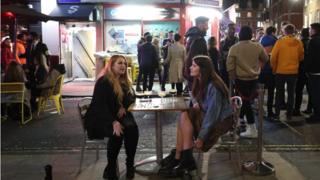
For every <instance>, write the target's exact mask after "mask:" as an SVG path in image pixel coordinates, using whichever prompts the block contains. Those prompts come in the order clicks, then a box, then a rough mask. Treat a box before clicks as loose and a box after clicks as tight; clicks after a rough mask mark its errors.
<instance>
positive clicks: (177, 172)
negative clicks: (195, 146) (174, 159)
mask: <svg viewBox="0 0 320 180" xmlns="http://www.w3.org/2000/svg"><path fill="white" fill-rule="evenodd" d="M195 169H197V165H196V161H195V160H194V158H193V154H192V149H187V150H184V151H182V154H181V161H180V163H179V165H178V166H176V167H174V168H173V170H172V174H173V175H174V176H182V175H183V174H184V173H185V172H186V171H193V170H195Z"/></svg>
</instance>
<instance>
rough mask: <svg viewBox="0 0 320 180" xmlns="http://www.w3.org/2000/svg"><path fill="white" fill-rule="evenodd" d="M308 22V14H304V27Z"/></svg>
mask: <svg viewBox="0 0 320 180" xmlns="http://www.w3.org/2000/svg"><path fill="white" fill-rule="evenodd" d="M308 26H309V23H308V15H304V27H308Z"/></svg>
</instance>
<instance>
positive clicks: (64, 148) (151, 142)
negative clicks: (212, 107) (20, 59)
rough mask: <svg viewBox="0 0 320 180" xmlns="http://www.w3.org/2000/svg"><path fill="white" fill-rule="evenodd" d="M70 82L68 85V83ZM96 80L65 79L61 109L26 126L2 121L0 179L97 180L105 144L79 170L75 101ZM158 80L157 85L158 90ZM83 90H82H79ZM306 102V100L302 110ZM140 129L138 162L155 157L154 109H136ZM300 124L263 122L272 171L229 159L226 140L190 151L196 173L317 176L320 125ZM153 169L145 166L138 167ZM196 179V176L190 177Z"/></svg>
mask: <svg viewBox="0 0 320 180" xmlns="http://www.w3.org/2000/svg"><path fill="white" fill-rule="evenodd" d="M70 83H72V84H70ZM93 84H94V81H89V80H81V81H71V82H67V83H65V85H64V87H63V96H64V99H63V103H64V105H65V113H64V114H63V115H58V114H57V113H56V112H55V111H48V112H44V113H42V114H40V117H39V119H37V120H32V121H31V122H30V123H28V124H27V125H25V126H19V124H18V122H14V121H10V120H8V121H5V122H4V123H2V124H1V179H4V180H17V179H24V180H29V179H30V180H37V179H39V180H40V179H44V177H45V171H44V166H45V165H47V164H50V165H52V167H53V172H52V174H53V179H56V180H87V179H88V180H100V179H103V178H102V172H103V169H104V167H105V166H106V164H107V161H106V157H105V155H106V150H105V146H104V145H102V146H100V147H99V149H100V153H99V154H100V158H99V160H97V161H96V157H95V151H94V149H93V147H91V146H88V147H87V148H86V153H85V158H84V164H83V166H82V167H83V168H82V171H81V173H78V168H79V162H80V148H81V145H82V139H83V133H82V131H81V130H82V129H81V124H80V121H79V119H78V116H77V109H76V105H77V102H78V101H79V99H80V98H79V97H84V96H91V94H92V90H93ZM158 86H159V85H158V84H156V85H155V88H158ZM80 89H81V90H80ZM304 106H305V101H304V105H303V108H304ZM134 116H135V118H136V121H137V124H138V126H139V129H140V139H139V143H138V149H137V154H136V159H135V160H136V161H141V160H143V159H145V158H147V157H150V156H153V155H155V132H154V121H153V118H154V115H153V114H152V113H134ZM178 116H179V114H178V113H164V114H163V115H162V120H163V121H162V123H163V141H164V142H163V150H164V152H165V153H168V152H169V151H170V149H171V148H173V147H174V144H175V129H176V119H177V118H178ZM296 119H297V120H300V123H298V124H288V123H285V122H283V123H282V122H279V123H273V122H268V121H264V130H263V132H264V137H263V143H264V146H263V159H264V160H265V161H268V162H269V163H271V164H272V165H273V166H274V167H275V173H273V174H271V175H267V176H257V175H254V174H252V173H250V172H247V171H245V170H242V168H240V167H239V161H238V158H237V157H238V156H237V153H236V152H235V151H232V153H231V155H232V158H231V160H230V159H229V155H228V152H229V151H228V150H227V149H226V148H225V147H226V146H225V145H224V143H223V142H222V143H219V144H217V145H216V146H215V147H214V148H212V149H211V150H210V151H209V152H208V153H204V154H202V158H200V159H198V158H197V157H198V154H197V153H194V157H195V158H196V160H197V163H198V166H199V167H201V169H200V172H199V173H198V177H200V179H203V180H207V179H208V180H211V179H214V180H229V179H235V180H237V179H239V180H240V179H249V180H251V179H262V180H269V179H270V180H276V179H279V180H286V179H288V180H289V179H290V180H304V179H305V180H317V179H319V175H320V166H319V164H320V139H319V138H318V137H319V135H320V134H319V133H320V132H319V128H320V123H314V124H308V123H305V122H304V121H303V119H304V117H297V118H296ZM239 143H240V162H241V163H240V164H242V163H243V162H245V161H248V160H253V161H255V160H256V159H257V151H256V145H257V141H256V140H255V139H253V140H250V139H241V140H240V141H239ZM150 168H151V169H152V168H153V166H145V167H142V169H150ZM119 170H120V175H121V178H120V179H125V152H124V150H123V149H122V150H121V152H120V155H119ZM135 179H141V180H145V179H155V180H157V179H163V178H160V177H158V176H156V175H147V176H145V175H140V174H136V176H135ZM193 179H196V176H195V177H193Z"/></svg>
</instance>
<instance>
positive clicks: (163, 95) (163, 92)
mask: <svg viewBox="0 0 320 180" xmlns="http://www.w3.org/2000/svg"><path fill="white" fill-rule="evenodd" d="M158 95H159V96H160V97H161V103H163V97H165V96H166V92H165V91H158Z"/></svg>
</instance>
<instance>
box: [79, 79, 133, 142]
mask: <svg viewBox="0 0 320 180" xmlns="http://www.w3.org/2000/svg"><path fill="white" fill-rule="evenodd" d="M123 91H124V94H125V95H124V98H123V101H122V104H123V107H124V108H125V109H128V107H129V106H130V104H132V103H133V102H134V95H132V94H130V93H129V90H128V89H125V88H123ZM120 107H121V105H120V104H119V102H118V99H117V95H116V94H115V92H114V90H113V87H112V85H111V83H110V82H109V80H108V79H107V78H106V77H105V76H102V77H100V78H99V79H98V80H97V82H96V84H95V87H94V92H93V97H92V101H91V104H90V107H89V109H88V111H87V113H86V115H85V129H86V130H87V133H88V138H89V139H103V138H104V137H110V136H111V135H112V133H113V126H112V123H113V122H114V121H116V120H117V121H119V122H120V123H122V122H121V121H122V119H119V118H118V117H117V114H118V112H119V109H120ZM128 116H130V118H133V115H132V113H130V112H127V113H126V116H125V117H124V118H126V117H128Z"/></svg>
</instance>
